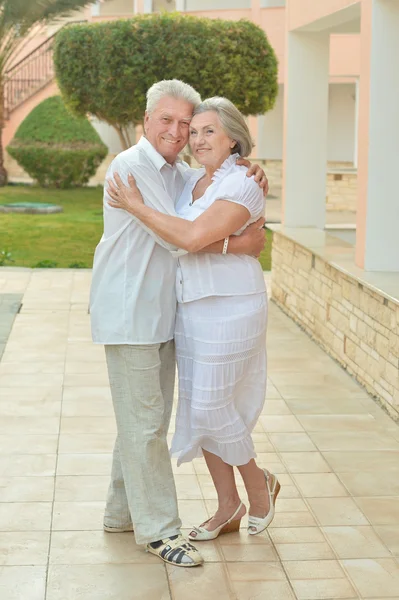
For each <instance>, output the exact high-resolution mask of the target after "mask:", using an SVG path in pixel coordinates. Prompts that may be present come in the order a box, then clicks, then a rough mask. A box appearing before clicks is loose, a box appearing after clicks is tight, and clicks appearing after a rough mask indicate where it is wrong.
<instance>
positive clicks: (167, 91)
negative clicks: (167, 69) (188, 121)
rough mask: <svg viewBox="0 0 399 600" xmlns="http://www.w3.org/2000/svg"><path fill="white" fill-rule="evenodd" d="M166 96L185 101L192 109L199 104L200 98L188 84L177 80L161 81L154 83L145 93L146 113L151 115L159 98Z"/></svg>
mask: <svg viewBox="0 0 399 600" xmlns="http://www.w3.org/2000/svg"><path fill="white" fill-rule="evenodd" d="M166 96H171V97H172V98H178V99H182V100H186V101H187V102H190V104H192V105H193V106H194V108H196V107H197V106H198V105H199V104H200V103H201V96H200V95H199V93H198V92H196V91H195V89H194V88H193V87H191V85H188V83H184V81H180V80H179V79H163V80H162V81H157V83H154V84H153V85H152V86H151V87H150V88H149V90H148V91H147V108H146V110H147V112H148V113H152V112H153V111H154V110H155V108H156V106H157V104H158V102H159V101H160V100H161V98H165V97H166Z"/></svg>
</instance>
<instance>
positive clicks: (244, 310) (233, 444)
mask: <svg viewBox="0 0 399 600" xmlns="http://www.w3.org/2000/svg"><path fill="white" fill-rule="evenodd" d="M266 326H267V296H266V293H261V294H253V295H248V296H212V297H209V298H202V299H200V300H196V301H194V302H187V303H183V304H179V305H178V309H177V316H176V330H175V342H176V355H177V365H178V372H179V403H178V409H177V415H176V429H175V434H174V437H173V441H172V447H171V453H172V455H177V456H178V464H181V463H182V462H188V461H191V460H193V458H196V457H200V456H202V448H203V449H204V450H207V451H208V452H212V453H213V454H216V455H217V456H219V457H220V458H222V460H223V461H224V462H226V463H228V464H230V465H244V464H247V463H248V462H249V461H250V460H251V458H255V456H256V453H255V449H254V445H253V442H252V439H251V432H252V430H253V428H254V426H255V424H256V422H257V420H258V417H259V414H260V413H261V411H262V407H263V404H264V401H265V394H266V380H267V372H266Z"/></svg>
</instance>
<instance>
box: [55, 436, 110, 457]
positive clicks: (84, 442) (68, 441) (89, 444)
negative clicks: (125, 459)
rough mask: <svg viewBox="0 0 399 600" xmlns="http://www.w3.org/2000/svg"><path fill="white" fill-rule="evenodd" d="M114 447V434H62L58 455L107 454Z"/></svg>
mask: <svg viewBox="0 0 399 600" xmlns="http://www.w3.org/2000/svg"><path fill="white" fill-rule="evenodd" d="M114 445H115V434H114V433H102V434H100V433H62V434H61V435H60V446H59V453H60V454H97V453H98V454H108V453H110V452H112V451H113V449H114Z"/></svg>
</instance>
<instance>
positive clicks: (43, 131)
mask: <svg viewBox="0 0 399 600" xmlns="http://www.w3.org/2000/svg"><path fill="white" fill-rule="evenodd" d="M7 151H8V152H9V154H10V155H11V156H12V157H13V158H15V160H16V161H17V162H18V164H19V165H20V166H21V167H22V168H23V169H24V170H25V171H26V172H27V173H28V174H29V175H30V176H31V177H32V178H33V179H36V180H37V181H38V183H39V184H40V185H42V186H55V187H58V188H67V187H73V186H81V185H84V184H85V183H87V182H88V181H89V179H90V177H92V176H93V175H94V174H95V173H96V171H97V168H98V166H99V165H100V163H101V161H102V160H103V159H104V158H105V156H106V155H107V147H106V146H105V144H103V142H102V141H101V139H100V137H99V135H98V134H97V132H96V131H95V129H94V128H93V127H92V125H91V124H90V123H89V121H88V120H87V119H86V118H81V117H80V118H78V117H76V116H74V115H72V114H71V113H70V112H69V111H68V110H67V109H66V108H65V105H64V103H63V101H62V98H61V97H60V96H53V97H52V98H48V99H47V100H44V101H43V102H42V103H41V104H39V105H38V106H36V108H34V109H33V110H32V112H31V113H30V114H29V115H28V116H27V117H26V119H25V120H24V121H23V122H22V123H21V125H20V126H19V128H18V130H17V132H16V134H15V137H14V139H13V140H12V142H11V143H10V145H9V146H8V147H7Z"/></svg>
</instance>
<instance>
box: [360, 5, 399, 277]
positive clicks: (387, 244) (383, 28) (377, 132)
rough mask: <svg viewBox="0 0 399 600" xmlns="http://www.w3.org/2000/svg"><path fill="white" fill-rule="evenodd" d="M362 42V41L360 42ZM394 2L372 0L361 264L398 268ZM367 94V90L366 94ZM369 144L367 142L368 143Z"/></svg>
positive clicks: (398, 91) (398, 89)
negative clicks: (363, 250)
mask: <svg viewBox="0 0 399 600" xmlns="http://www.w3.org/2000/svg"><path fill="white" fill-rule="evenodd" d="M362 43H363V40H362ZM398 56H399V2H394V1H387V0H373V2H372V31H371V41H370V79H369V97H368V98H367V97H366V98H363V97H362V96H361V97H360V101H361V102H363V101H365V102H366V103H367V102H368V103H369V107H368V110H369V113H368V131H367V130H364V131H361V132H360V138H359V146H360V145H363V144H364V145H365V147H366V148H368V169H367V172H363V173H362V174H363V176H366V177H367V206H366V223H365V225H366V227H365V253H364V268H365V269H366V270H367V271H396V272H399V178H398V171H399V69H398V65H397V61H398ZM366 93H367V92H366ZM367 142H368V143H367Z"/></svg>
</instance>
